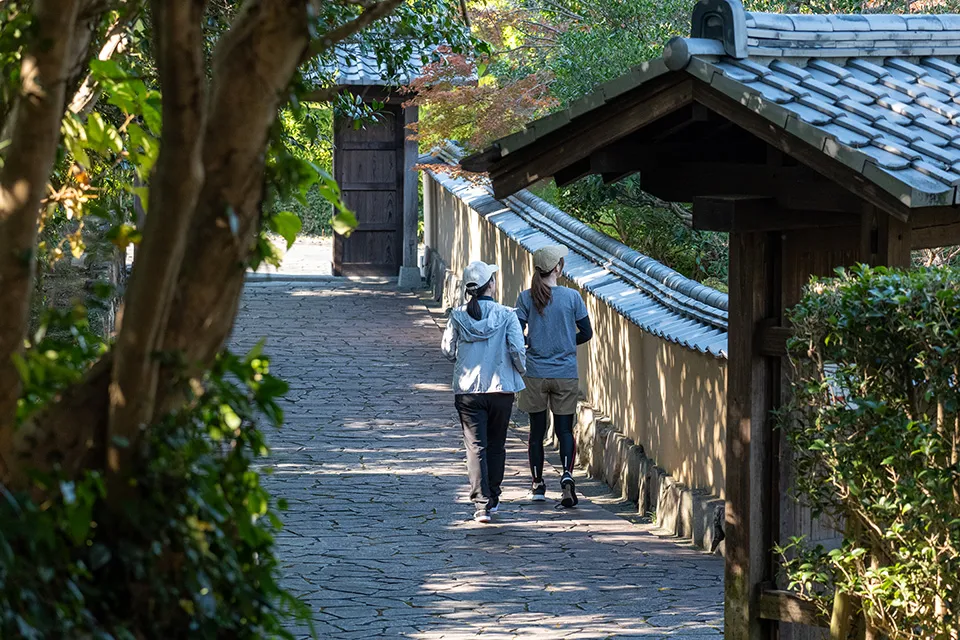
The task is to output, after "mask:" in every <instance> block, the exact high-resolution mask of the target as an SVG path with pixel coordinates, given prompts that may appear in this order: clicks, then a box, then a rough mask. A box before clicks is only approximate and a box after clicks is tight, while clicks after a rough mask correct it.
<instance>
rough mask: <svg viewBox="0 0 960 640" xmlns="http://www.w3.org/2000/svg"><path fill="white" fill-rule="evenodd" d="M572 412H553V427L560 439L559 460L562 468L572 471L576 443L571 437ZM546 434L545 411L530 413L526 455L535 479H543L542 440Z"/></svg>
mask: <svg viewBox="0 0 960 640" xmlns="http://www.w3.org/2000/svg"><path fill="white" fill-rule="evenodd" d="M573 419H574V416H573V414H570V415H564V416H558V415H557V414H553V429H554V431H556V433H557V439H558V440H560V462H561V464H562V465H563V470H564V471H565V472H568V473H573V465H574V463H575V462H576V457H577V444H576V442H575V441H574V439H573ZM546 435H547V412H546V411H538V412H537V413H531V414H530V442H529V446H528V447H527V455H528V456H529V458H530V473H531V474H532V475H533V479H534V480H535V481H537V480H542V479H543V440H544V438H545V437H546Z"/></svg>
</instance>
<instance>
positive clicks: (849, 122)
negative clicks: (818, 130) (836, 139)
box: [829, 115, 881, 146]
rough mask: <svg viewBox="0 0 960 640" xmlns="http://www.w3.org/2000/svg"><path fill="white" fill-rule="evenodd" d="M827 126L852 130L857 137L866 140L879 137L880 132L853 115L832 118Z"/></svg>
mask: <svg viewBox="0 0 960 640" xmlns="http://www.w3.org/2000/svg"><path fill="white" fill-rule="evenodd" d="M829 126H832V127H842V128H843V129H845V130H847V131H852V132H853V133H855V134H857V136H858V139H864V140H867V141H868V142H869V141H870V140H873V139H874V138H879V137H880V135H881V134H880V132H879V131H877V130H876V129H874V128H873V127H872V126H871V125H870V123H869V122H864V121H863V120H862V119H861V118H858V117H857V116H853V115H845V116H842V117H840V118H834V121H833V124H831V125H829ZM841 141H842V140H841ZM851 146H852V145H851ZM860 146H864V145H860Z"/></svg>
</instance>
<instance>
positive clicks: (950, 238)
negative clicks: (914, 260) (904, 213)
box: [910, 207, 960, 249]
mask: <svg viewBox="0 0 960 640" xmlns="http://www.w3.org/2000/svg"><path fill="white" fill-rule="evenodd" d="M910 229H911V233H910V247H911V248H912V249H935V248H937V247H946V246H950V245H955V244H960V208H954V207H949V208H944V209H936V210H931V211H925V210H923V209H920V210H917V211H914V212H913V213H911V214H910Z"/></svg>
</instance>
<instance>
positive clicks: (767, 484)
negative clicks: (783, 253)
mask: <svg viewBox="0 0 960 640" xmlns="http://www.w3.org/2000/svg"><path fill="white" fill-rule="evenodd" d="M778 253H779V236H778V235H777V234H774V233H765V232H733V233H731V234H730V269H729V273H730V277H729V282H730V312H729V334H728V353H729V355H728V360H727V442H726V464H725V468H726V495H727V503H726V526H725V531H724V532H725V534H726V538H725V544H726V563H725V566H726V570H725V575H724V590H725V594H724V596H725V597H724V637H725V638H727V639H728V640H770V639H772V638H773V637H774V633H775V630H774V629H773V628H772V626H771V625H770V624H769V623H764V622H763V621H762V620H761V618H760V616H759V613H758V610H757V609H758V600H759V595H760V584H761V583H763V582H765V581H768V580H769V579H770V578H771V576H769V575H768V574H769V572H770V563H769V559H770V555H771V553H772V551H771V550H772V548H773V541H774V537H775V531H774V529H775V528H776V526H775V525H776V522H775V518H774V514H773V497H774V496H773V491H774V488H775V487H774V483H773V482H772V469H773V460H772V453H773V451H772V447H773V435H772V429H771V426H770V423H769V420H770V415H769V414H770V409H771V408H772V407H773V404H774V402H775V398H774V395H775V394H774V391H775V389H776V383H777V380H778V378H779V366H780V361H779V359H773V358H765V357H764V356H763V355H762V354H761V353H760V351H759V349H758V348H757V345H756V341H755V339H754V334H755V331H756V328H757V326H758V325H760V324H761V323H763V322H764V321H765V320H766V319H767V318H771V317H776V316H777V315H779V303H778V297H779V290H778V282H777V276H776V261H777V259H778V258H777V255H778Z"/></svg>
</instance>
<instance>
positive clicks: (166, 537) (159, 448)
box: [0, 307, 307, 639]
mask: <svg viewBox="0 0 960 640" xmlns="http://www.w3.org/2000/svg"><path fill="white" fill-rule="evenodd" d="M103 349H104V345H103V344H102V342H101V341H100V340H99V339H98V338H97V336H96V335H94V334H93V333H92V332H91V331H90V330H89V327H88V325H87V323H86V322H85V318H84V313H83V310H82V308H80V307H76V308H74V309H72V310H69V311H66V312H57V313H53V314H51V315H50V316H48V318H47V322H46V323H45V325H44V327H43V328H42V329H41V331H40V332H39V333H38V334H37V336H36V341H35V344H34V345H33V346H32V348H31V349H30V350H29V351H28V352H27V355H26V357H25V358H23V359H22V361H21V362H20V368H21V374H22V375H23V376H24V378H25V391H24V396H23V399H22V400H21V406H20V414H21V416H22V418H24V419H26V418H27V417H29V416H30V414H31V413H33V411H34V410H36V409H37V408H38V407H40V406H42V404H43V403H45V402H46V401H48V400H49V398H50V397H51V395H52V394H55V393H57V392H58V391H60V390H62V389H64V388H66V387H67V386H68V385H69V384H71V383H72V382H74V381H75V380H76V379H77V378H78V377H79V376H81V375H83V372H84V371H85V370H86V368H87V367H88V366H89V364H90V363H92V362H93V361H94V360H95V359H96V358H97V357H98V356H99V355H100V354H101V353H102V351H103ZM285 392H286V385H285V384H284V383H283V382H282V381H280V380H278V379H277V378H275V377H273V376H271V375H270V373H269V361H268V359H267V358H266V357H264V356H263V355H262V354H261V353H260V347H259V346H258V347H257V348H255V349H254V350H253V351H251V352H250V353H249V354H247V355H246V356H245V357H242V358H241V357H237V356H234V355H231V354H229V353H223V354H221V356H220V357H219V358H218V360H217V363H216V365H215V366H214V368H213V370H212V371H211V372H210V373H209V374H208V375H207V376H206V378H205V379H204V380H203V382H202V383H199V384H195V385H194V387H193V392H192V395H193V401H192V402H191V403H190V404H189V408H188V409H185V410H183V411H180V412H178V413H176V414H173V415H170V416H168V418H167V419H166V420H165V421H164V422H163V423H162V424H160V425H156V426H153V427H152V428H151V429H150V431H149V437H148V438H147V439H146V440H147V441H146V442H145V443H144V444H143V447H142V450H141V451H140V452H139V453H140V457H141V462H140V464H139V465H138V467H137V468H138V469H139V472H138V474H137V477H136V478H135V482H134V483H132V486H131V489H130V495H127V496H124V498H123V499H122V500H118V499H117V497H116V496H111V495H110V494H109V493H108V491H107V482H106V479H105V478H104V477H103V476H102V475H100V474H98V473H95V472H91V473H88V474H87V475H86V476H85V477H84V478H83V479H82V480H81V481H78V482H65V481H62V480H61V479H59V478H57V477H38V478H37V479H36V482H37V483H38V485H39V486H41V487H56V488H58V491H56V492H55V493H54V495H56V498H55V499H54V500H51V501H49V502H45V503H40V504H38V503H36V502H35V501H33V500H32V499H31V497H30V496H29V495H11V494H9V493H7V492H6V491H4V492H3V493H2V494H0V637H3V638H28V639H33V638H36V639H42V638H65V637H66V638H69V637H88V638H102V639H108V638H117V639H121V638H131V639H132V638H164V639H166V638H186V637H189V638H222V637H230V638H288V637H291V636H290V634H289V633H287V632H286V631H284V630H283V624H284V622H285V620H286V618H287V617H288V616H289V614H293V615H295V616H297V617H301V618H304V619H306V616H307V611H306V609H305V608H304V606H303V605H302V604H301V603H299V602H298V601H297V600H295V599H294V598H293V597H292V596H290V595H289V594H287V593H286V592H285V591H283V590H282V589H281V588H280V587H279V586H278V585H277V583H276V573H277V559H276V558H275V556H274V555H273V535H274V533H275V532H276V531H277V529H278V528H279V527H280V522H279V520H278V518H277V515H276V513H275V511H274V508H273V507H272V506H271V500H270V497H269V496H268V495H267V493H266V491H265V490H264V488H263V487H262V486H261V485H260V480H259V475H258V473H257V471H256V469H255V466H254V465H255V464H257V463H258V462H259V461H260V460H262V457H263V456H264V455H265V454H266V453H267V447H266V444H265V442H264V438H263V434H262V433H261V432H260V431H259V429H258V428H257V425H256V423H255V421H254V416H263V417H265V418H266V419H267V420H268V421H269V422H271V423H273V424H275V425H279V424H280V422H281V421H282V419H283V414H282V411H281V409H280V407H279V406H278V405H277V399H278V397H279V396H281V395H282V394H283V393H285ZM0 490H2V487H0ZM277 506H278V507H279V508H283V506H284V505H282V504H281V503H278V504H277Z"/></svg>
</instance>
